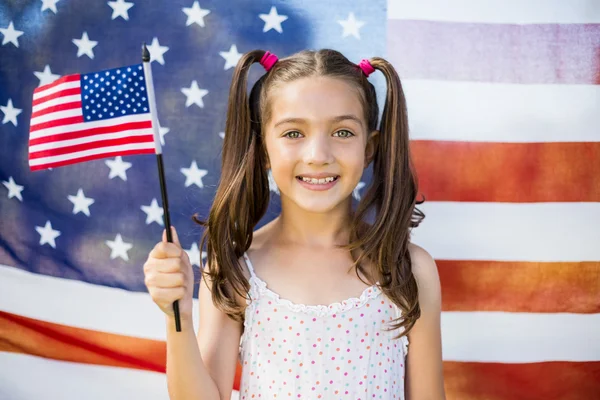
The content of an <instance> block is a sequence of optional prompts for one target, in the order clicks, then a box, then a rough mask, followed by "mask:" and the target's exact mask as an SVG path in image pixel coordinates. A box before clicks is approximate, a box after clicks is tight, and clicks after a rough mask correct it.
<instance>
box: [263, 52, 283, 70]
mask: <svg viewBox="0 0 600 400" xmlns="http://www.w3.org/2000/svg"><path fill="white" fill-rule="evenodd" d="M277 60H279V58H277V56H276V55H275V54H273V53H271V52H269V51H266V52H265V55H264V56H262V58H261V59H260V65H262V66H263V67H264V68H265V70H266V71H267V72H269V70H270V69H271V68H273V65H275V63H276V62H277Z"/></svg>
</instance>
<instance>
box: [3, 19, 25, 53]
mask: <svg viewBox="0 0 600 400" xmlns="http://www.w3.org/2000/svg"><path fill="white" fill-rule="evenodd" d="M0 33H2V35H4V37H3V38H2V46H4V45H5V44H8V43H12V44H13V45H14V46H15V47H19V37H20V36H21V35H22V34H23V31H18V30H16V29H15V26H14V25H13V23H12V21H10V22H9V23H8V27H7V28H0Z"/></svg>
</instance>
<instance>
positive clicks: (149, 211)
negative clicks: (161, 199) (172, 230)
mask: <svg viewBox="0 0 600 400" xmlns="http://www.w3.org/2000/svg"><path fill="white" fill-rule="evenodd" d="M140 208H141V209H142V211H143V212H145V213H146V225H150V224H151V223H153V222H156V223H157V224H159V225H160V226H163V214H164V210H163V208H162V207H159V206H158V202H157V201H156V199H152V202H151V203H150V205H149V206H141V207H140Z"/></svg>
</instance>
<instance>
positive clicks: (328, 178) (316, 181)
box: [302, 176, 335, 185]
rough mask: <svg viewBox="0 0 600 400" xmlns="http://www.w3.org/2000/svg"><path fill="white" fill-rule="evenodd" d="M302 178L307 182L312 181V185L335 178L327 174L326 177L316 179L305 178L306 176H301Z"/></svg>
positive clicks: (321, 183) (331, 180)
mask: <svg viewBox="0 0 600 400" xmlns="http://www.w3.org/2000/svg"><path fill="white" fill-rule="evenodd" d="M302 180H303V181H304V182H307V183H312V184H313V185H317V184H318V185H323V184H325V183H329V182H333V181H334V180H335V177H333V176H328V177H327V178H322V179H316V178H307V177H304V176H303V177H302Z"/></svg>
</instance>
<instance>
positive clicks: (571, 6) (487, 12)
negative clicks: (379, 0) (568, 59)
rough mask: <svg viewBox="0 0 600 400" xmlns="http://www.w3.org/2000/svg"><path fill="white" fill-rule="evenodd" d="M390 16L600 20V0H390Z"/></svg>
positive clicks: (541, 21) (515, 20) (543, 21)
mask: <svg viewBox="0 0 600 400" xmlns="http://www.w3.org/2000/svg"><path fill="white" fill-rule="evenodd" d="M388 18H389V19H413V20H432V21H444V22H472V23H492V24H591V23H599V22H600V2H598V1H597V0H567V1H566V0H452V1H447V0H426V1H423V0H388Z"/></svg>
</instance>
